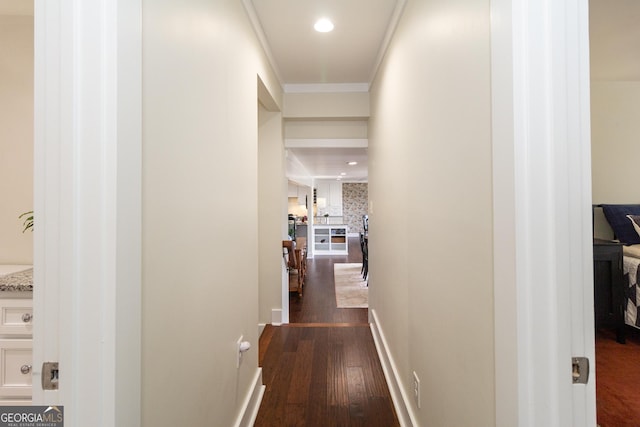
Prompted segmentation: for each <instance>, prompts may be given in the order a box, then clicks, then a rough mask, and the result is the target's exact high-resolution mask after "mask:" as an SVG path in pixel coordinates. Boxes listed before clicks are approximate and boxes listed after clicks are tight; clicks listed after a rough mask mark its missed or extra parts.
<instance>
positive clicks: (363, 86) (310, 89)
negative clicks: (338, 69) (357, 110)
mask: <svg viewBox="0 0 640 427" xmlns="http://www.w3.org/2000/svg"><path fill="white" fill-rule="evenodd" d="M282 87H283V89H284V93H354V92H369V83H289V84H284V85H283V86H282Z"/></svg>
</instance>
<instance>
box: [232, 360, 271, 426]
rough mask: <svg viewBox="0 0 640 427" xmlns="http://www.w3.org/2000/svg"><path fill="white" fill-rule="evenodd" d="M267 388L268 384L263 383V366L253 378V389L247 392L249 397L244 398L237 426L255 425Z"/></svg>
mask: <svg viewBox="0 0 640 427" xmlns="http://www.w3.org/2000/svg"><path fill="white" fill-rule="evenodd" d="M265 389H266V386H264V385H262V368H258V369H257V371H256V375H255V377H254V378H253V384H251V390H249V393H247V397H246V398H245V399H244V402H243V405H242V408H241V409H240V415H238V419H237V420H236V422H235V424H234V426H235V427H252V426H253V424H254V423H255V421H256V417H257V416H258V411H259V410H260V403H262V396H264V390H265Z"/></svg>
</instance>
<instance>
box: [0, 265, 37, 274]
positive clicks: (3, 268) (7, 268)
mask: <svg viewBox="0 0 640 427" xmlns="http://www.w3.org/2000/svg"><path fill="white" fill-rule="evenodd" d="M30 268H33V266H32V265H30V264H0V276H6V275H7V274H12V273H17V272H19V271H25V270H28V269H30Z"/></svg>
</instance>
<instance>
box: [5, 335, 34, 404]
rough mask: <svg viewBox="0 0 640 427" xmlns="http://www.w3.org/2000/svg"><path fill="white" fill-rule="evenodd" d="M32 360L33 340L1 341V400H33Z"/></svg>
mask: <svg viewBox="0 0 640 427" xmlns="http://www.w3.org/2000/svg"><path fill="white" fill-rule="evenodd" d="M32 359H33V351H32V342H31V340H29V339H0V398H31V378H32V375H31V363H32ZM23 367H29V370H28V372H26V373H22V369H23Z"/></svg>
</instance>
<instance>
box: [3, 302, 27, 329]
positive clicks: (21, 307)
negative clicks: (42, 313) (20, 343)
mask: <svg viewBox="0 0 640 427" xmlns="http://www.w3.org/2000/svg"><path fill="white" fill-rule="evenodd" d="M32 316H33V301H32V300H30V299H4V300H0V334H1V335H31V334H32V331H33V327H32Z"/></svg>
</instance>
